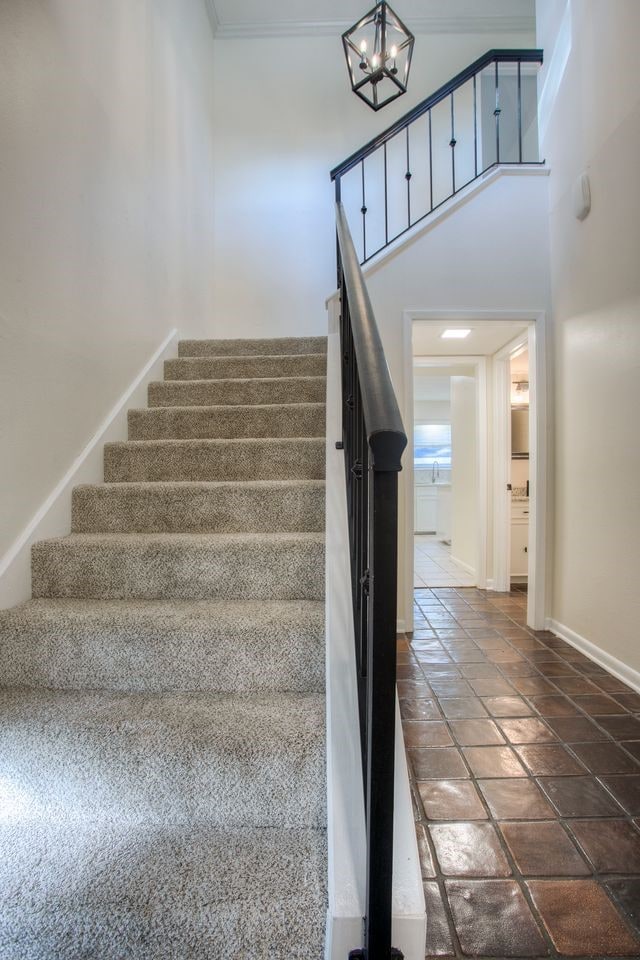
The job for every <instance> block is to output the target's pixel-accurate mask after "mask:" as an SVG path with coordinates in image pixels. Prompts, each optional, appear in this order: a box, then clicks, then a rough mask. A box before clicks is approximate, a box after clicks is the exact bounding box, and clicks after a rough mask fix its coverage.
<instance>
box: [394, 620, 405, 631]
mask: <svg viewBox="0 0 640 960" xmlns="http://www.w3.org/2000/svg"><path fill="white" fill-rule="evenodd" d="M406 632H407V622H406V620H397V621H396V633H406Z"/></svg>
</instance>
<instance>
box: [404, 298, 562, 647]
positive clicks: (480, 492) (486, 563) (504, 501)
mask: <svg viewBox="0 0 640 960" xmlns="http://www.w3.org/2000/svg"><path fill="white" fill-rule="evenodd" d="M459 330H461V331H468V332H467V333H465V334H464V335H462V334H458V333H457V331H459ZM447 331H455V332H454V334H453V336H451V335H450V336H448V337H444V336H443V334H445V332H447ZM544 334H545V328H544V315H543V314H539V313H536V312H532V313H523V312H518V311H515V312H513V313H504V314H502V313H501V312H500V311H498V312H497V313H494V312H492V313H490V314H489V313H483V312H473V313H471V312H468V313H467V312H456V313H455V314H454V313H451V312H446V311H443V312H435V311H406V312H405V329H404V355H405V393H404V409H405V429H406V432H407V434H408V439H409V450H410V451H411V453H412V455H411V456H410V457H407V458H406V461H405V469H404V471H403V473H404V476H403V494H404V502H405V511H404V512H405V522H404V524H403V539H404V545H403V547H402V551H403V561H404V570H405V577H404V584H403V590H404V605H405V609H406V610H411V609H412V607H413V590H414V584H415V585H416V586H418V587H420V588H425V587H429V586H432V587H434V589H437V588H439V587H445V586H448V584H446V583H445V581H446V579H447V578H449V579H450V580H451V581H452V582H451V586H452V587H454V588H464V587H466V586H472V585H474V586H477V587H479V588H480V589H488V590H495V591H509V590H510V589H511V587H512V563H511V551H512V549H513V550H514V551H515V550H516V548H517V549H519V550H520V554H521V555H519V557H518V558H519V560H520V567H519V568H518V570H519V571H520V572H514V573H513V585H514V586H515V585H516V584H518V583H519V584H521V585H524V586H525V588H527V587H528V599H527V624H528V625H529V626H531V627H533V628H534V629H544V623H545V559H546V551H545V546H546V530H545V528H546V489H547V480H546V471H547V459H546V428H545V415H546V402H545V401H546V383H545V363H544V351H545V348H544ZM525 361H526V364H527V368H526V371H525V370H522V369H521V370H518V369H517V365H518V364H519V365H520V366H522V365H523V364H524V362H525ZM512 363H515V364H516V366H514V370H513V374H514V376H513V378H512V369H511V366H512ZM525 373H526V377H525ZM456 376H458V377H459V383H460V385H461V387H462V390H463V393H464V392H465V390H466V396H467V400H468V399H469V397H470V396H471V395H473V399H474V404H475V408H474V410H473V411H471V406H470V404H469V403H467V406H466V415H465V418H464V420H463V427H464V426H465V425H466V427H467V431H468V432H469V431H470V432H471V440H472V441H473V440H475V450H474V448H473V443H469V437H468V436H467V446H466V448H465V447H461V446H460V444H458V451H459V453H460V452H461V453H462V456H461V458H460V459H459V460H458V468H459V474H458V476H459V477H460V476H462V477H463V484H464V481H465V480H466V483H467V491H466V494H467V496H466V503H467V507H469V505H472V508H473V509H468V510H467V513H466V514H465V513H464V512H460V510H458V511H456V510H455V509H454V505H453V504H454V495H455V494H454V491H455V479H456V460H457V457H456V451H455V447H456V443H455V434H456V430H455V429H452V442H451V462H450V464H446V465H445V466H444V470H443V464H442V463H440V462H438V463H434V461H435V460H439V457H438V456H436V453H437V452H440V453H442V452H443V449H444V448H439V447H437V446H436V447H435V448H433V447H432V449H431V452H430V453H429V450H427V451H426V452H425V451H424V450H421V442H420V441H421V437H420V435H419V434H420V428H421V427H424V426H427V425H428V424H429V422H432V425H433V426H436V425H437V419H438V418H437V417H435V416H434V413H437V408H436V407H435V406H433V403H437V402H440V403H442V402H443V399H446V397H444V396H443V395H444V394H446V388H445V387H444V386H443V382H442V381H443V380H444V379H446V377H449V378H450V379H449V394H448V396H449V421H450V422H451V383H452V382H453V380H452V378H454V377H456ZM429 378H431V381H430V382H429ZM438 378H440V384H439V386H436V385H435V384H437V381H438ZM425 380H426V381H427V386H425V385H424V383H425ZM525 384H526V386H525ZM512 390H514V391H516V392H517V394H518V396H517V397H515V395H514V402H513V404H512V395H511V392H512ZM429 398H431V400H432V401H433V403H432V406H431V408H430V409H429V407H428V405H427V407H425V406H424V404H423V403H422V401H424V400H425V399H429ZM525 398H526V401H527V403H525V402H524V400H525ZM512 407H514V408H517V410H519V411H524V410H525V408H526V413H527V422H528V424H529V427H530V429H529V431H528V437H529V442H528V444H526V446H528V448H529V449H528V450H525V449H524V447H523V448H522V449H521V450H516V451H515V452H516V454H519V456H516V457H515V458H514V459H513V461H512V456H511V454H512V421H511V417H512ZM463 409H465V408H464V403H463ZM443 410H444V408H443V407H441V408H440V412H441V413H442V411H443ZM407 414H409V415H407ZM427 414H428V415H427ZM439 419H441V420H442V419H444V417H440V418H439ZM520 420H522V416H521V415H520ZM459 429H460V428H459ZM416 440H417V445H416ZM515 445H516V447H518V446H520V445H521V444H520V435H518V437H516V444H515ZM465 450H466V453H465ZM525 453H528V459H527V458H526V457H525V456H524V454H525ZM429 458H430V459H429ZM445 459H446V451H445ZM420 460H423V461H426V462H422V463H421V462H420ZM434 468H435V469H434ZM421 470H422V471H423V473H422V476H420V471H421ZM425 470H426V474H425V472H424V471H425ZM429 471H431V472H429ZM438 471H439V474H438ZM447 471H448V472H447ZM434 474H435V479H434ZM420 479H422V481H423V484H422V490H420V482H419V481H420ZM425 481H426V483H425ZM447 482H449V484H450V490H451V493H450V494H449V497H450V514H449V527H448V529H449V530H450V531H451V537H449V536H446V533H447V528H446V526H444V525H443V524H442V522H440V523H439V522H438V519H437V518H438V504H437V498H438V495H440V497H441V500H444V501H445V502H446V497H447V494H446V492H445V486H446V483H447ZM425 487H426V490H425ZM514 487H515V488H516V493H515V495H512V492H513V488H514ZM510 488H511V489H510ZM470 490H471V491H472V496H471V497H469V491H470ZM420 493H422V495H423V503H421V502H419V494H420ZM429 498H430V499H431V501H432V502H431V504H430V505H429V506H424V505H423V504H424V501H425V500H429ZM434 499H435V500H436V506H435V517H436V520H435V523H434V521H433V517H434V506H433V500H434ZM516 505H519V506H516ZM514 510H516V512H519V514H522V516H519V517H518V518H517V519H518V521H519V524H518V529H515V526H514V525H513V521H514V519H515V518H514V517H513V516H512V513H513V511H514ZM456 513H457V514H458V527H457V531H458V533H457V537H456V533H455V528H454V524H455V520H456ZM441 514H442V510H441ZM444 515H445V518H446V508H445V512H444ZM425 517H427V518H428V517H431V518H432V521H431V523H430V524H428V529H425V522H424V518H425ZM434 526H435V530H434V529H433V528H434ZM523 528H524V529H523ZM441 534H445V535H441ZM422 537H425V538H428V539H424V540H423V539H421V538H422ZM465 537H466V547H465V540H464V538H465ZM461 538H462V539H461ZM449 539H451V545H449V544H448V543H446V541H447V540H449ZM456 540H457V544H456ZM520 541H522V542H520ZM470 544H473V546H472V547H471V553H470V552H469V545H470ZM518 544H519V547H518V546H517V545H518ZM469 557H471V560H470V559H469ZM523 558H524V570H523V569H522V568H523V562H522V561H523ZM410 619H411V618H410V617H409V621H410ZM404 626H405V629H406V630H407V631H410V630H411V628H412V626H413V624H412V622H407V621H405V625H404Z"/></svg>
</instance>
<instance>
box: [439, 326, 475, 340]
mask: <svg viewBox="0 0 640 960" xmlns="http://www.w3.org/2000/svg"><path fill="white" fill-rule="evenodd" d="M470 333H471V330H465V329H463V328H462V327H455V328H454V329H453V330H445V331H444V333H441V334H440V337H441V338H442V339H443V340H464V339H465V337H468V336H469V334H470Z"/></svg>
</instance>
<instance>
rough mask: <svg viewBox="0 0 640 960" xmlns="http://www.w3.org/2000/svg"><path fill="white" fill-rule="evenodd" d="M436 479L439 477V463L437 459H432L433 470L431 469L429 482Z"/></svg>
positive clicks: (433, 481)
mask: <svg viewBox="0 0 640 960" xmlns="http://www.w3.org/2000/svg"><path fill="white" fill-rule="evenodd" d="M436 479H437V480H439V479H440V464H439V463H438V461H437V460H434V461H433V470H432V471H431V483H435V482H436Z"/></svg>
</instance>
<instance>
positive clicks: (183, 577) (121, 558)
mask: <svg viewBox="0 0 640 960" xmlns="http://www.w3.org/2000/svg"><path fill="white" fill-rule="evenodd" d="M31 566H32V589H33V596H34V597H76V598H83V599H97V600H99V599H103V600H108V599H113V600H126V599H135V598H137V599H140V600H157V599H161V598H163V597H164V598H167V599H182V600H196V599H201V600H205V599H221V600H243V599H252V600H319V599H322V597H323V596H324V533H286V534H285V533H282V534H281V533H251V534H246V533H244V534H243V533H235V534H184V533H171V534H167V533H143V534H112V533H96V534H90V533H77V534H71V535H70V536H68V537H59V538H56V539H53V540H42V541H40V542H38V543H35V544H34V545H33V547H32V553H31Z"/></svg>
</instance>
